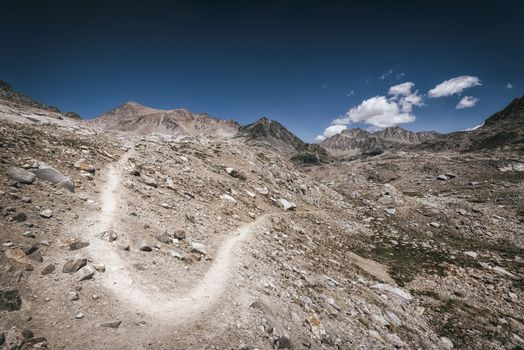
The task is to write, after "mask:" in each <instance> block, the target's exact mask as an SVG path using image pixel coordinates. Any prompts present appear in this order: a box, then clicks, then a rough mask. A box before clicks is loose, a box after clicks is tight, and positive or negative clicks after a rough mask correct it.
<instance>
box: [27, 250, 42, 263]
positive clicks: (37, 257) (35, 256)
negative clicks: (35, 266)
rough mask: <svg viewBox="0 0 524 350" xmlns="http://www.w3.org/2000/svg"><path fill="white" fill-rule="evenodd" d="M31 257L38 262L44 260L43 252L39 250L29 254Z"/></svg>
mask: <svg viewBox="0 0 524 350" xmlns="http://www.w3.org/2000/svg"><path fill="white" fill-rule="evenodd" d="M27 257H28V258H29V259H31V260H33V261H36V262H44V258H43V257H42V253H41V252H40V251H39V250H37V251H36V252H32V253H31V254H29V255H28V256H27Z"/></svg>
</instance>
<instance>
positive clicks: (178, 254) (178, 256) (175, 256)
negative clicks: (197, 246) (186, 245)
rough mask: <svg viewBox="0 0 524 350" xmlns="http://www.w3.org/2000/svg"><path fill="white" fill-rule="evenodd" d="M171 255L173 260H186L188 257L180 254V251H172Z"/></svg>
mask: <svg viewBox="0 0 524 350" xmlns="http://www.w3.org/2000/svg"><path fill="white" fill-rule="evenodd" d="M169 255H171V256H172V257H173V258H177V259H180V260H186V259H187V256H186V255H185V254H184V253H181V252H179V251H178V250H174V249H172V250H170V251H169Z"/></svg>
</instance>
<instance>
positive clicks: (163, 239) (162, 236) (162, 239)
mask: <svg viewBox="0 0 524 350" xmlns="http://www.w3.org/2000/svg"><path fill="white" fill-rule="evenodd" d="M155 238H156V239H157V240H158V241H160V242H162V243H166V244H169V243H173V238H172V237H170V236H169V235H168V234H167V233H166V232H163V233H157V234H156V235H155Z"/></svg>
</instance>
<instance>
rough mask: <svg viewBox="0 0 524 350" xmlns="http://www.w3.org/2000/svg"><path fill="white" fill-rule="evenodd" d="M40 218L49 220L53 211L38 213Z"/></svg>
mask: <svg viewBox="0 0 524 350" xmlns="http://www.w3.org/2000/svg"><path fill="white" fill-rule="evenodd" d="M40 216H41V217H43V218H46V219H49V218H50V217H52V216H53V211H52V210H51V209H45V210H42V211H41V212H40Z"/></svg>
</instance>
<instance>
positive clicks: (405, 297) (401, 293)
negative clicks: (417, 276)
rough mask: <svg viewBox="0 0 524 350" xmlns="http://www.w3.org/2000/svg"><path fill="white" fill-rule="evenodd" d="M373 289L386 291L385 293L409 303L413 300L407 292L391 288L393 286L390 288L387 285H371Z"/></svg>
mask: <svg viewBox="0 0 524 350" xmlns="http://www.w3.org/2000/svg"><path fill="white" fill-rule="evenodd" d="M373 288H376V289H382V290H386V291H388V292H390V293H392V294H394V295H396V296H398V297H399V298H401V299H402V300H404V301H411V300H412V299H413V297H412V296H411V294H409V293H408V292H406V291H403V290H402V289H400V288H398V287H393V286H391V285H389V284H387V283H377V284H375V285H373Z"/></svg>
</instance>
